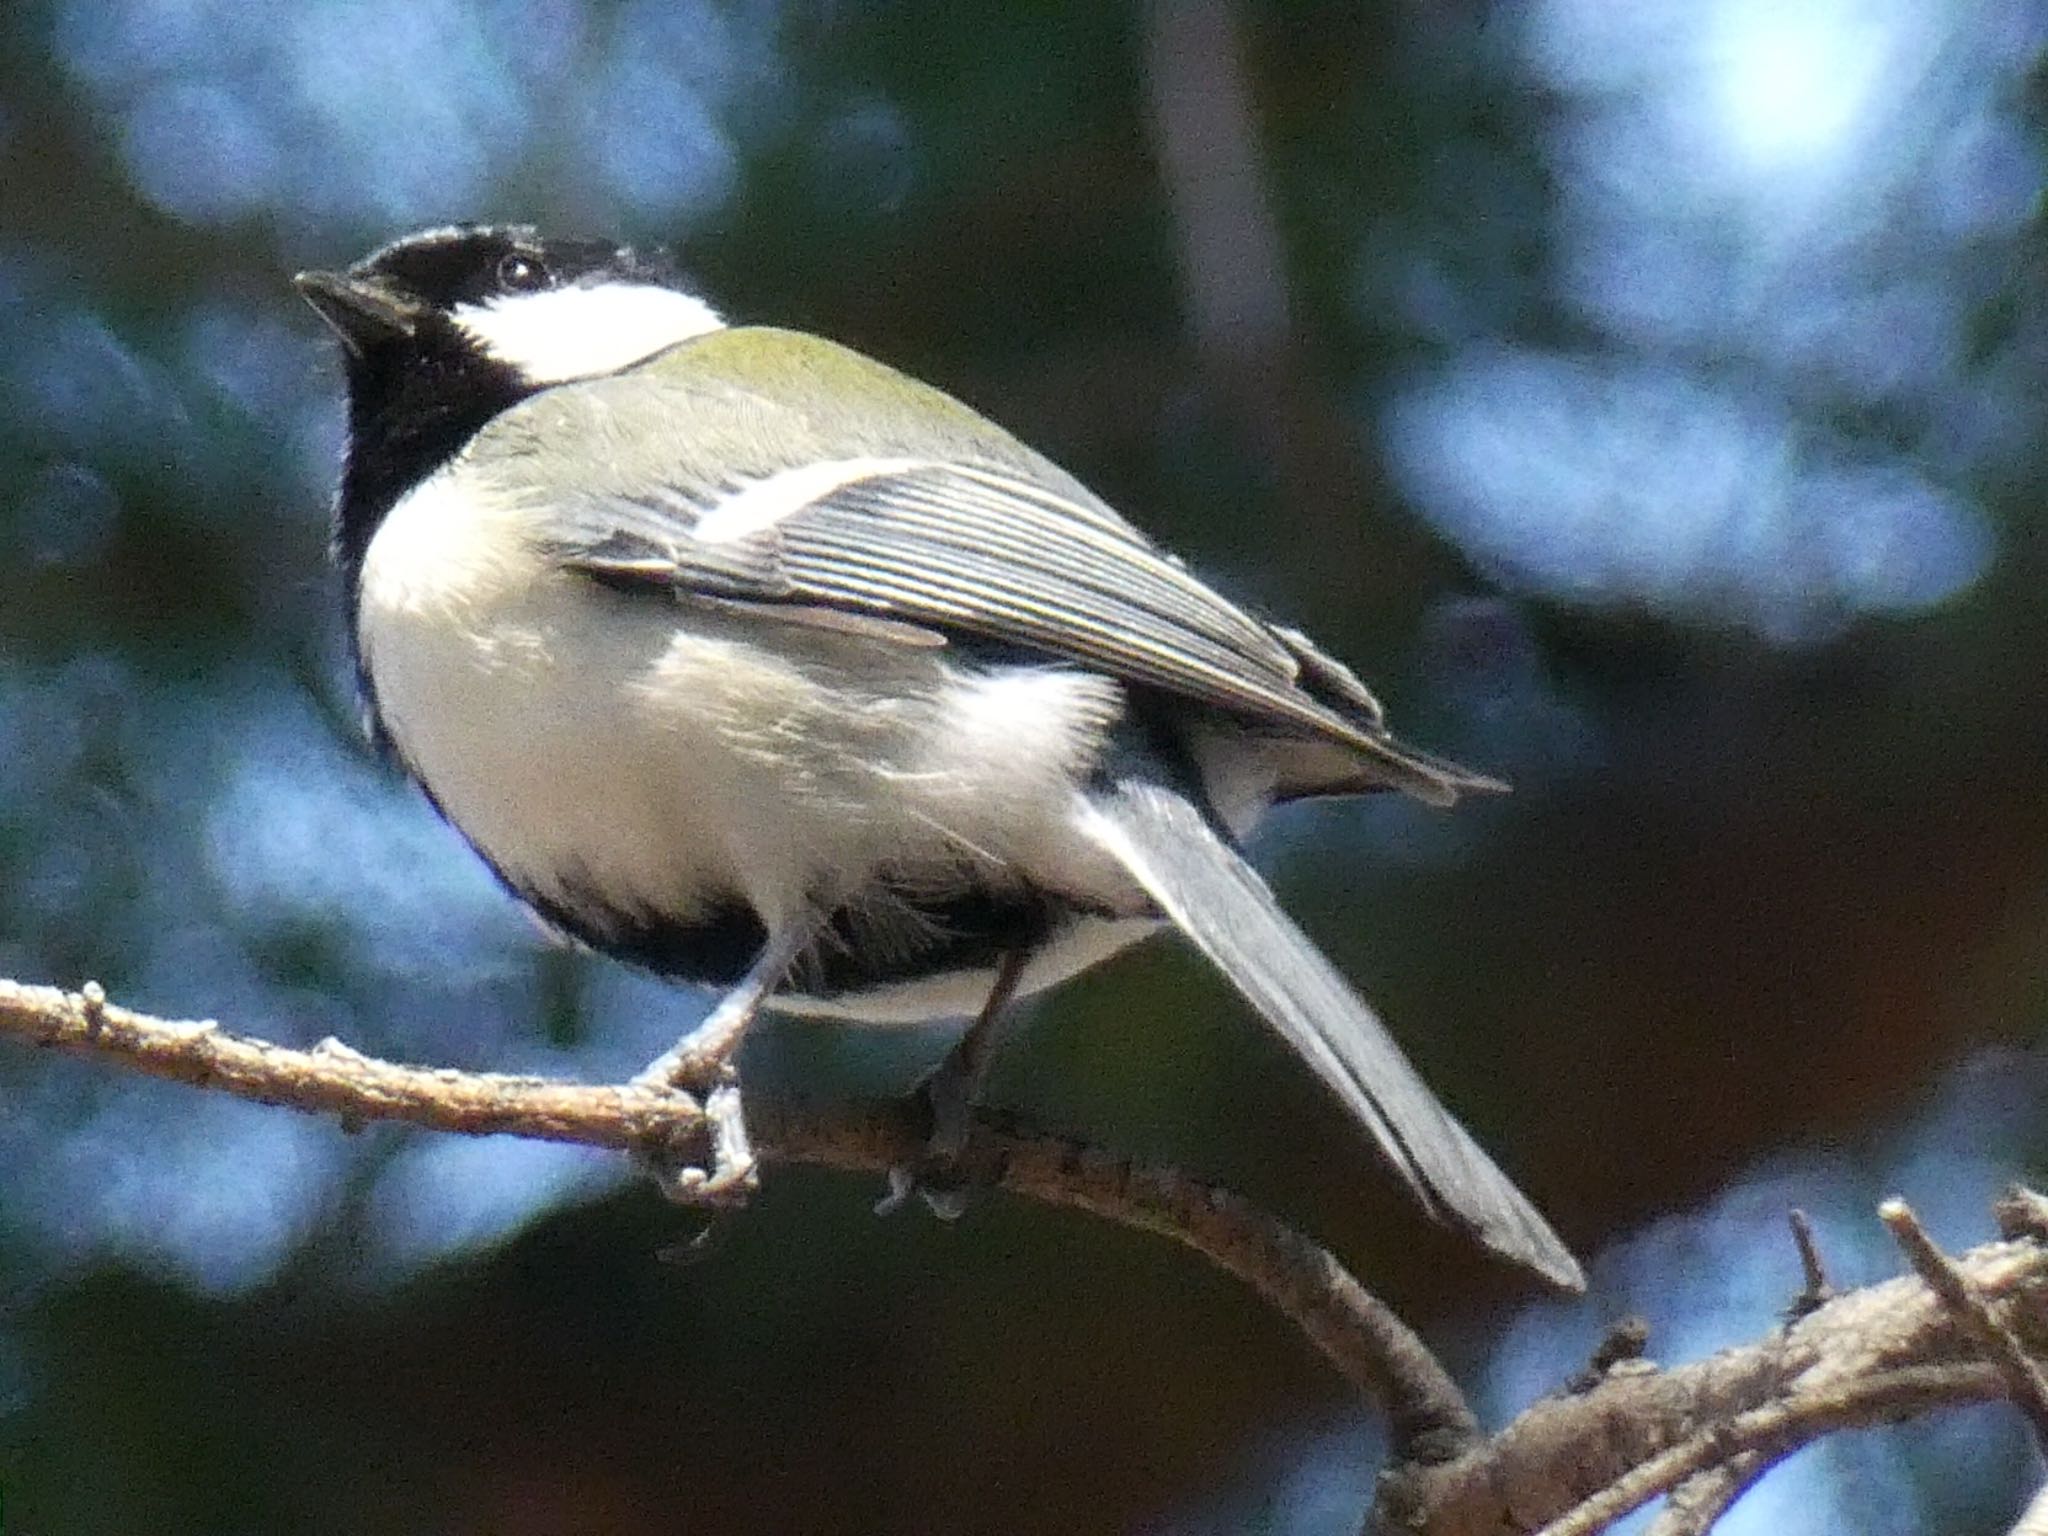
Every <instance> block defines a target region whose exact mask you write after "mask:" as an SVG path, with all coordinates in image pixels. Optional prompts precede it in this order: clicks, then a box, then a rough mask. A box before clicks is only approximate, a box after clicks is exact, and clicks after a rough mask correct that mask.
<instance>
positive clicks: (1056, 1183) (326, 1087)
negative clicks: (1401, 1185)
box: [0, 980, 1479, 1461]
mask: <svg viewBox="0 0 2048 1536" xmlns="http://www.w3.org/2000/svg"><path fill="white" fill-rule="evenodd" d="M0 1035H9V1036H13V1037H14V1038H16V1039H19V1040H23V1041H26V1042H28V1043H30V1044H33V1045H37V1046H42V1047H45V1048H47V1049H52V1050H59V1051H64V1052H66V1053H68V1054H72V1055H81V1056H97V1057H102V1058H107V1059H110V1060H113V1061H116V1062H118V1063H120V1064H121V1065H124V1066H126V1067H130V1068H132V1069H134V1070H137V1071H141V1072H145V1073H148V1074H149V1075H151V1076H153V1077H162V1078H168V1079H170V1080H171V1081H173V1082H181V1083H189V1084H191V1085H193V1086H195V1087H201V1088H213V1089H218V1090H220V1091H222V1092H226V1093H232V1094H234V1095H236V1096H237V1097H240V1098H244V1099H253V1100H255V1101H257V1102H259V1103H264V1104H275V1105H279V1106H283V1107H288V1108H292V1109H299V1110H304V1111H308V1112H311V1113H315V1114H334V1115H338V1116H340V1117H341V1119H342V1121H343V1123H344V1124H345V1125H348V1126H356V1125H360V1124H363V1123H366V1122H369V1121H373V1120H392V1121H401V1122H404V1123H406V1124H409V1125H416V1126H422V1127H425V1128H427V1129H429V1130H436V1131H449V1132H454V1133H457V1134H460V1135H466V1136H490V1135H501V1134H502V1135H516V1136H527V1137H533V1138H537V1139H539V1140H543V1141H563V1142H576V1143H580V1144H581V1145H584V1146H591V1147H604V1148H610V1149H613V1150H616V1151H623V1152H633V1153H638V1154H642V1155H649V1156H653V1157H655V1158H663V1159H675V1158H689V1157H693V1156H695V1157H701V1156H702V1155H703V1154H704V1153H705V1152H706V1151H707V1150H708V1149H707V1147H706V1146H705V1141H706V1137H707V1133H708V1126H707V1122H706V1119H705V1115H704V1111H703V1108H702V1106H701V1105H699V1104H698V1102H697V1101H696V1100H695V1099H693V1098H692V1097H690V1096H689V1095H688V1094H686V1093H683V1092H681V1091H680V1090H658V1089H652V1088H648V1087H641V1086H634V1085H630V1084H604V1085H599V1084H583V1083H566V1082H556V1081H552V1080H547V1079H541V1078H531V1077H509V1076H503V1075H498V1074H491V1073H470V1072H455V1071H449V1070H445V1069H429V1068H421V1067H407V1066H400V1065H397V1064H395V1063H392V1062H387V1061H379V1060H377V1059H375V1058H373V1057H369V1056H364V1055H362V1054H361V1053H360V1052H357V1051H354V1050H351V1049H350V1048H349V1047H347V1046H345V1045H342V1044H341V1043H340V1042H338V1041H335V1040H326V1041H322V1042H321V1043H320V1044H319V1045H317V1046H315V1047H314V1048H313V1049H312V1050H310V1051H301V1050H292V1049H289V1048H287V1047H284V1046H278V1045H272V1044H270V1043H268V1042H267V1041H263V1040H257V1039H252V1038H249V1037H247V1036H240V1035H234V1034H230V1033H229V1032H227V1031H226V1030H224V1029H222V1028H220V1026H219V1025H217V1024H215V1023H213V1022H212V1021H210V1020H209V1021H204V1022H191V1021H180V1020H170V1019H159V1018H153V1017H151V1016H149V1015H147V1014H141V1013H136V1012H134V1011H132V1010H130V1009H126V1008H121V1007H118V1006H117V1005H115V1004H113V1003H111V1002H108V1001H107V999H106V997H105V994H104V993H103V992H102V991H101V990H100V988H99V987H98V986H97V985H95V984H92V983H88V984H87V985H86V986H85V987H84V988H83V989H81V990H80V991H78V992H64V991H60V990H58V989H57V988H55V987H32V986H23V985H21V984H20V983H17V982H12V981H4V980H0ZM750 1118H751V1119H752V1121H753V1132H754V1138H755V1141H756V1144H757V1148H758V1151H759V1153H760V1155H761V1157H762V1158H763V1159H764V1160H766V1161H769V1162H778V1161H779V1162H789V1163H812V1164H817V1165H820V1166H824V1167H832V1168H840V1169H848V1170H854V1171H866V1172H881V1171H887V1170H892V1169H897V1168H910V1167H915V1166H917V1165H918V1164H919V1163H920V1162H922V1161H923V1160H924V1159H925V1158H926V1156H927V1153H928V1147H927V1144H926V1141H925V1139H924V1136H923V1135H922V1133H921V1132H920V1131H919V1130H918V1129H917V1128H916V1127H915V1126H913V1125H912V1123H911V1120H910V1117H909V1115H908V1114H907V1113H906V1112H905V1110H904V1108H903V1107H902V1106H900V1105H895V1104H889V1105H866V1106H862V1105H853V1106H845V1107H834V1108H831V1109H825V1108H820V1107H815V1106H812V1107H804V1106H795V1105H754V1106H750ZM956 1166H957V1167H958V1169H959V1171H960V1172H963V1173H965V1174H967V1175H968V1176H969V1177H972V1178H974V1179H976V1180H977V1181H979V1182H982V1183H986V1184H987V1185H989V1186H992V1187H995V1188H1000V1189H1004V1190H1007V1191H1009V1192H1011V1193H1013V1194H1018V1195H1023V1196H1025V1197H1027V1198H1030V1199H1034V1200H1038V1201H1041V1202H1043V1203H1046V1204H1050V1205H1057V1206H1063V1207H1066V1208H1067V1209H1070V1210H1078V1211H1086V1212H1088V1213H1090V1214H1091V1215H1095V1216H1099V1217H1102V1218H1103V1219H1105V1220H1108V1221H1113V1222H1116V1223H1118V1224H1120V1225H1123V1226H1127V1227H1134V1228H1137V1229H1138V1230H1140V1231H1145V1232H1153V1233H1158V1234H1160V1235H1161V1236H1165V1237H1170V1238H1172V1239H1173V1240H1174V1241H1175V1242H1178V1243H1180V1244H1181V1245H1182V1246H1184V1247H1187V1248H1192V1249H1193V1250H1194V1251H1195V1252H1197V1253H1199V1254H1201V1255H1203V1256H1204V1257H1205V1258H1207V1259H1208V1260H1209V1261H1210V1262H1212V1263H1214V1264H1216V1265H1217V1266H1218V1267H1220V1268H1222V1269H1223V1270H1225V1271H1226V1272H1228V1273H1229V1274H1232V1275H1234V1276H1236V1277H1237V1278H1238V1279H1240V1280H1242V1281H1244V1282H1245V1283H1246V1284H1247V1285H1249V1286H1251V1287H1252V1288H1253V1289H1254V1290H1255V1291H1257V1292H1258V1293H1259V1294H1260V1295H1261V1296H1263V1297H1264V1298H1265V1299H1266V1300H1267V1301H1268V1302H1270V1303H1271V1304H1272V1305H1273V1306H1274V1307H1276V1308H1277V1309H1278V1310H1279V1311H1280V1312H1281V1314H1282V1315H1284V1316H1285V1317H1286V1318H1287V1319H1288V1320H1289V1321H1291V1322H1292V1323H1293V1324H1294V1325H1295V1327H1297V1328H1298V1329H1300V1330H1301V1332H1302V1334H1303V1335H1304V1336H1305V1337H1306V1338H1307V1339H1308V1340H1309V1342H1310V1343H1312V1344H1313V1345H1314V1346H1315V1347H1316V1348H1317V1349H1318V1350H1320V1351H1321V1352H1322V1354H1323V1356H1324V1358H1325V1359H1327V1360H1328V1361H1329V1362H1330V1363H1331V1364H1332V1365H1333V1366H1335V1367H1336V1368H1337V1370H1338V1371H1340V1372H1341V1373H1342V1374H1343V1375H1344V1376H1345V1377H1346V1379H1348V1380H1349V1381H1351V1382H1352V1383H1353V1384H1354V1385H1356V1386H1358V1387H1359V1388H1361V1389H1362V1390H1364V1391H1366V1392H1368V1393H1370V1394H1371V1395H1372V1396H1373V1397H1374V1398H1376V1399H1377V1400H1378V1401H1379V1402H1380V1403H1381V1404H1382V1405H1383V1406H1384V1407H1385V1409H1386V1411H1387V1413H1388V1416H1389V1419H1390V1420H1391V1423H1392V1435H1393V1444H1394V1451H1395V1455H1396V1458H1397V1459H1398V1460H1403V1461H1407V1460H1414V1461H1443V1460H1448V1459H1450V1458H1452V1457H1455V1456H1458V1455H1460V1454H1463V1453H1464V1452H1465V1451H1467V1450H1469V1449H1470V1448H1471V1447H1472V1446H1473V1445H1475V1444H1476V1443H1477V1442H1478V1439H1479V1431H1478V1426H1477V1422H1476V1420H1475V1419H1474V1418H1473V1416H1472V1411H1471V1409H1470V1408H1469V1407H1468V1406H1467V1405H1466V1403H1465V1399H1464V1396H1463V1394H1462V1393H1460V1392H1459V1390H1458V1387H1457V1384H1456V1383H1455V1382H1453V1381H1452V1380H1451V1378H1450V1376H1449V1374H1448V1373H1447V1372H1446V1371H1445V1370H1444V1368H1443V1367H1442V1366H1441V1365H1440V1364H1439V1363H1438V1362H1437V1360H1436V1358H1435V1356H1434V1355H1432V1354H1431V1353H1430V1352H1429V1349H1428V1347H1427V1346H1426V1345H1424V1344H1423V1342H1422V1341H1421V1339H1420V1338H1418V1337H1417V1336H1416V1335H1415V1333H1414V1332H1413V1331H1412V1330H1411V1329H1410V1328H1409V1327H1408V1326H1407V1325H1406V1324H1405V1323H1403V1322H1402V1321H1401V1320H1400V1319H1399V1318H1398V1317H1396V1316H1395V1315H1394V1314H1393V1313H1392V1312H1391V1311H1390V1310H1389V1309H1388V1308H1387V1307H1386V1305H1385V1304H1384V1303H1382V1302H1381V1301H1380V1300H1379V1299H1378V1298H1377V1297H1374V1296H1373V1295H1372V1294H1371V1293H1369V1292H1368V1291H1366V1289H1365V1288H1364V1287H1363V1286H1361V1285H1360V1284H1359V1283H1358V1282H1357V1280H1355V1279H1354V1278H1352V1276H1351V1275H1350V1274H1349V1273H1348V1272H1347V1271H1346V1270H1345V1269H1344V1267H1343V1266H1342V1265H1341V1264H1339V1263H1338V1262H1337V1261H1336V1259H1334V1258H1332V1257H1331V1256H1330V1254H1329V1253H1328V1252H1327V1251H1326V1250H1325V1249H1323V1248H1321V1247H1320V1246H1318V1245H1317V1244H1315V1243H1314V1242H1312V1241H1310V1240H1309V1239H1308V1238H1307V1237H1304V1236H1303V1235H1302V1234H1301V1233H1299V1232H1297V1231H1295V1230H1294V1229H1293V1228H1291V1227H1289V1226H1287V1225H1286V1224H1285V1223H1283V1222H1281V1221H1279V1220H1277V1219H1275V1218H1274V1217H1272V1216H1269V1215H1267V1214H1266V1213H1265V1212H1263V1211H1261V1210H1259V1209H1258V1208H1257V1207H1255V1206H1253V1205H1252V1204H1250V1203H1249V1202H1248V1201H1246V1200H1244V1199H1242V1198H1240V1197H1239V1196H1237V1195H1234V1194H1232V1193H1230V1192H1229V1191H1228V1190H1225V1189H1221V1188H1218V1187H1217V1186H1215V1185H1212V1184H1206V1183H1202V1182H1200V1181H1198V1180H1195V1179H1192V1178H1189V1177H1188V1176H1187V1175H1185V1174H1183V1173H1180V1172H1178V1171H1177V1170H1174V1169H1171V1168H1164V1167H1154V1166H1148V1165H1144V1164H1139V1163H1134V1162H1131V1161H1128V1160H1125V1159H1121V1158H1117V1157H1113V1156H1111V1155H1110V1154H1108V1153H1106V1152H1103V1151H1100V1150H1098V1149H1095V1148H1092V1147H1088V1146H1084V1145H1082V1144H1080V1143H1077V1142H1073V1141H1067V1140H1063V1139H1061V1138H1058V1137H1053V1136H1046V1135H1042V1134H1036V1133H1033V1132H1030V1131H1027V1130H1024V1129H1022V1128H1019V1127H1017V1126H1015V1125H1013V1124H997V1123H996V1122H994V1121H993V1120H991V1121H989V1122H987V1123H983V1124H979V1125H977V1126H976V1127H975V1130H974V1133H973V1135H972V1136H971V1137H970V1140H969V1143H968V1146H967V1148H966V1150H965V1152H964V1153H963V1154H962V1155H961V1157H960V1158H959V1159H958V1160H957V1163H956Z"/></svg>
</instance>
